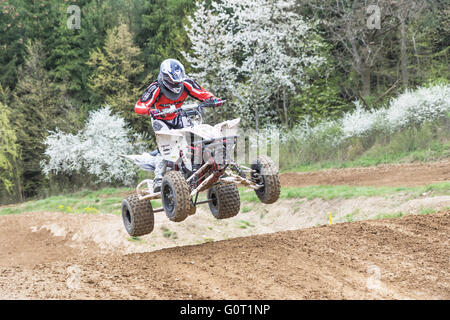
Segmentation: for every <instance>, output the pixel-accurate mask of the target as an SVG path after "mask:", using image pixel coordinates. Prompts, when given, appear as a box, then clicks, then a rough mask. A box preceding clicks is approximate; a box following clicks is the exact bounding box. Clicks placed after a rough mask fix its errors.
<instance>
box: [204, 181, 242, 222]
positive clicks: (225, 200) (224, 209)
mask: <svg viewBox="0 0 450 320" xmlns="http://www.w3.org/2000/svg"><path fill="white" fill-rule="evenodd" d="M207 196H208V200H212V201H211V202H209V209H210V210H211V213H212V214H213V216H214V217H215V218H216V219H227V218H231V217H234V216H235V215H237V214H238V213H239V210H240V208H241V198H240V196H239V191H238V189H237V187H236V185H234V184H225V183H218V184H216V185H214V186H213V187H212V188H210V189H209V190H208V194H207Z"/></svg>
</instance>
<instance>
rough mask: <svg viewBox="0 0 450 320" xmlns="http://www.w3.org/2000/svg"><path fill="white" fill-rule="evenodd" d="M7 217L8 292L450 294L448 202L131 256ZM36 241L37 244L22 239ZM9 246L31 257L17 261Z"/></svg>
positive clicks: (3, 281)
mask: <svg viewBox="0 0 450 320" xmlns="http://www.w3.org/2000/svg"><path fill="white" fill-rule="evenodd" d="M97 217H98V218H99V219H101V218H102V216H100V215H99V216H97ZM3 218H14V217H3ZM3 218H2V224H1V225H2V232H1V233H0V234H1V235H2V236H1V239H0V243H2V244H3V243H4V241H5V239H6V238H8V237H9V238H10V242H9V243H8V244H7V245H5V244H3V245H2V247H1V254H0V256H1V257H2V259H1V260H0V297H2V298H68V299H72V298H73V299H76V298H82V299H99V298H102V299H127V298H132V299H141V298H147V299H155V298H157V299H189V298H192V299H202V298H206V299H209V298H215V299H247V298H249V299H361V298H363V299H372V298H387V299H403V298H417V299H449V298H450V282H449V279H450V270H449V252H448V247H449V236H448V235H449V234H450V211H446V212H440V213H437V214H432V215H424V216H421V215H418V216H415V215H410V216H407V217H403V218H400V219H390V220H373V221H364V222H363V221H361V222H354V223H342V224H336V225H332V226H324V227H315V228H310V229H303V230H295V231H285V232H278V233H272V234H264V235H257V236H252V237H241V238H234V239H230V240H225V241H217V242H211V243H206V244H202V245H195V246H183V247H174V248H169V249H164V250H159V251H154V252H146V253H134V254H125V255H123V254H119V253H117V252H116V253H115V254H113V253H111V252H109V253H101V252H102V251H101V250H99V247H98V246H96V245H95V242H91V240H89V241H86V242H85V243H84V245H85V247H83V246H79V245H78V246H73V243H74V242H73V241H74V240H73V239H74V238H73V237H74V233H72V231H70V230H69V231H68V230H62V229H61V228H58V227H57V226H56V225H54V224H52V223H51V221H50V222H49V223H48V224H47V228H41V227H39V228H35V229H34V230H30V229H31V228H30V224H28V225H26V226H25V225H24V227H26V228H25V229H24V230H27V229H28V230H30V231H29V232H28V233H27V232H25V231H24V233H23V234H18V233H17V232H13V233H10V234H8V235H5V232H4V231H5V230H7V229H5V219H3ZM47 218H48V217H47ZM28 219H31V218H28ZM11 221H12V220H11ZM11 221H9V222H11ZM24 223H25V222H24ZM11 225H12V224H10V223H8V224H7V226H11ZM31 227H32V226H31ZM33 231H34V232H33ZM27 237H28V238H27ZM30 237H31V238H30ZM24 239H26V240H27V241H24ZM33 242H34V243H35V245H34V252H32V251H33V250H32V248H29V250H26V248H25V249H24V248H23V247H21V245H20V244H23V243H33ZM7 251H10V252H12V251H19V252H21V253H23V257H22V258H23V259H18V258H17V259H16V260H15V261H14V263H13V264H11V263H9V262H10V260H8V258H5V256H4V254H5V252H7ZM46 251H48V252H47V253H46ZM51 252H54V253H55V252H56V254H55V255H54V256H52V255H51V254H50V253H51ZM18 255H19V254H18V253H16V257H17V256H18ZM39 255H43V256H42V257H41V258H36V256H39ZM27 258H29V259H30V261H28V263H27V262H26V260H27Z"/></svg>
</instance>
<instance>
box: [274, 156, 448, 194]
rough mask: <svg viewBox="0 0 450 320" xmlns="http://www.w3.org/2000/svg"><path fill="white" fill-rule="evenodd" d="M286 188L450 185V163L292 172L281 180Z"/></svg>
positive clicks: (284, 175) (283, 175)
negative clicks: (444, 182)
mask: <svg viewBox="0 0 450 320" xmlns="http://www.w3.org/2000/svg"><path fill="white" fill-rule="evenodd" d="M280 180H281V185H282V186H283V187H304V186H311V185H350V186H399V187H407V186H420V185H427V184H433V183H439V182H443V181H450V160H445V161H440V162H427V163H409V164H389V165H379V166H376V167H367V168H345V169H327V170H321V171H317V172H294V173H293V172H289V173H283V174H281V176H280Z"/></svg>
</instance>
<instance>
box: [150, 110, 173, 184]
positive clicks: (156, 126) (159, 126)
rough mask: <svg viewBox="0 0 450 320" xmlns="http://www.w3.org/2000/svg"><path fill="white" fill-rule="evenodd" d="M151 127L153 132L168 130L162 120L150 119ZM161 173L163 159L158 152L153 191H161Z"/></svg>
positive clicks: (162, 172)
mask: <svg viewBox="0 0 450 320" xmlns="http://www.w3.org/2000/svg"><path fill="white" fill-rule="evenodd" d="M152 127H153V130H154V131H155V132H156V131H160V130H170V129H169V127H168V126H167V124H165V123H164V121H161V120H157V119H152ZM163 174H164V161H163V158H162V156H161V153H159V152H158V154H157V155H156V156H155V178H154V179H153V192H159V191H161V182H162V177H163Z"/></svg>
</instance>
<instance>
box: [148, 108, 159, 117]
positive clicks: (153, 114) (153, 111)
mask: <svg viewBox="0 0 450 320" xmlns="http://www.w3.org/2000/svg"><path fill="white" fill-rule="evenodd" d="M158 112H159V110H157V109H150V110H149V111H148V114H149V115H150V116H151V117H152V118H154V117H156V114H157V113H158Z"/></svg>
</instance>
